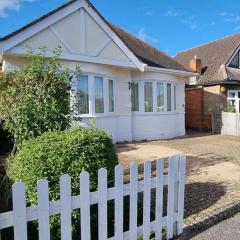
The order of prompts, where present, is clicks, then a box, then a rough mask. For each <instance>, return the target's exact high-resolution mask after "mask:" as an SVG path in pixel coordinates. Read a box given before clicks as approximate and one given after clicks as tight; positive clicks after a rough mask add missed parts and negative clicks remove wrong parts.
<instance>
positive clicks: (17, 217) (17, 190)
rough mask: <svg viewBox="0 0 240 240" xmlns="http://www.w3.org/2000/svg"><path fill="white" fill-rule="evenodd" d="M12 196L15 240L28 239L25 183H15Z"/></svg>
mask: <svg viewBox="0 0 240 240" xmlns="http://www.w3.org/2000/svg"><path fill="white" fill-rule="evenodd" d="M12 198H13V226H14V240H27V216H26V215H27V214H26V194H25V186H24V184H23V183H21V182H20V183H14V184H13V187H12Z"/></svg>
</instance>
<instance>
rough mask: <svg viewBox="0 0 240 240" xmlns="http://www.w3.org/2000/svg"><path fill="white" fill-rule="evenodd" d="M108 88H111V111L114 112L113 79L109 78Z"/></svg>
mask: <svg viewBox="0 0 240 240" xmlns="http://www.w3.org/2000/svg"><path fill="white" fill-rule="evenodd" d="M108 88H109V112H114V92H113V80H108Z"/></svg>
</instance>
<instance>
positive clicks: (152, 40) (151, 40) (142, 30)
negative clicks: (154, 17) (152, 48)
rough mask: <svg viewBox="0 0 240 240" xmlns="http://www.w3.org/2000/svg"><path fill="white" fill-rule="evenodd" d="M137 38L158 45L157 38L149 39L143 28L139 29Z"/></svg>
mask: <svg viewBox="0 0 240 240" xmlns="http://www.w3.org/2000/svg"><path fill="white" fill-rule="evenodd" d="M137 36H138V38H140V39H142V40H143V41H150V42H153V43H159V40H158V39H157V38H154V37H151V36H150V35H148V34H147V33H146V32H145V28H141V29H140V30H139V32H138V34H137Z"/></svg>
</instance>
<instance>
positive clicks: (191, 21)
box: [181, 16, 199, 30]
mask: <svg viewBox="0 0 240 240" xmlns="http://www.w3.org/2000/svg"><path fill="white" fill-rule="evenodd" d="M181 23H183V24H185V25H186V26H188V27H189V28H191V29H192V30H195V29H197V28H198V26H199V24H198V21H197V19H196V17H195V16H188V17H187V18H185V19H181Z"/></svg>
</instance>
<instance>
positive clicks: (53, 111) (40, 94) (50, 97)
mask: <svg viewBox="0 0 240 240" xmlns="http://www.w3.org/2000/svg"><path fill="white" fill-rule="evenodd" d="M45 53H46V48H44V47H42V48H40V49H39V50H38V51H35V52H34V51H33V50H31V49H29V50H28V55H27V56H26V58H25V62H26V64H25V65H24V66H23V67H20V68H19V69H17V70H15V71H12V72H6V73H2V74H1V75H0V89H1V91H0V116H1V119H2V120H3V124H4V125H3V126H4V128H5V129H7V130H8V132H9V133H11V134H12V135H13V136H14V138H15V143H16V145H19V144H21V143H22V142H23V140H28V139H30V138H32V137H36V136H39V135H41V134H42V133H44V132H47V131H54V130H57V131H59V130H65V129H66V128H67V127H68V126H69V125H70V103H69V101H70V97H69V90H70V80H71V73H70V70H69V69H67V68H65V67H63V66H62V65H61V64H60V62H59V59H58V57H59V56H60V54H61V48H57V49H56V50H55V51H53V58H51V59H48V58H46V57H45ZM77 71H79V69H78V68H76V72H77Z"/></svg>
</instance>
